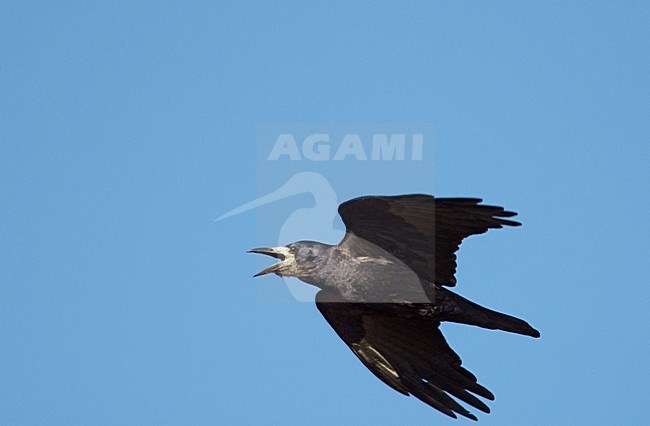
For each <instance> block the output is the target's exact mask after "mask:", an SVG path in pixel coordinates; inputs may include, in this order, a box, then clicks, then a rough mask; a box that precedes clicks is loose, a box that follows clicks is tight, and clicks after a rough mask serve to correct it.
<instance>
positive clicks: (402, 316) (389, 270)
mask: <svg viewBox="0 0 650 426" xmlns="http://www.w3.org/2000/svg"><path fill="white" fill-rule="evenodd" d="M481 202H482V200H481V199H477V198H435V197H433V196H429V195H401V196H367V197H360V198H355V199H352V200H349V201H346V202H345V203H343V204H341V205H340V206H339V209H338V211H339V214H340V215H341V218H342V219H343V222H344V223H345V226H346V234H345V237H344V238H343V240H342V241H341V242H340V243H339V244H338V245H335V246H332V245H327V244H322V243H318V242H314V241H299V242H296V243H293V244H289V245H287V246H286V247H274V248H257V249H253V250H250V251H249V252H252V253H261V254H266V255H269V256H273V257H275V258H277V259H279V260H280V262H279V263H276V264H274V265H272V266H270V267H268V268H266V269H264V270H263V271H261V272H259V273H258V274H256V275H255V276H256V277H257V276H260V275H265V274H269V273H275V274H276V275H279V276H292V277H297V278H299V279H300V280H302V281H304V282H306V283H308V284H312V285H314V286H316V287H318V288H320V289H321V290H320V291H319V292H318V293H317V295H316V306H317V307H318V310H319V311H320V312H321V314H322V315H323V316H324V317H325V319H326V320H327V322H328V323H329V324H330V326H332V328H333V329H334V331H335V332H336V333H337V334H338V335H339V337H340V338H341V339H343V341H344V342H345V343H346V344H347V345H348V346H349V347H350V349H351V350H352V352H354V354H355V355H356V356H357V357H358V358H359V359H360V360H361V362H362V363H363V364H364V365H365V366H366V367H367V368H368V369H369V370H370V371H372V372H373V373H374V374H375V375H376V376H377V377H378V378H379V379H381V380H382V381H383V382H384V383H386V384H387V385H388V386H390V387H391V388H393V389H395V390H396V391H398V392H400V393H402V394H404V395H414V396H415V397H416V398H418V399H420V400H422V401H423V402H425V403H426V404H429V405H430V406H432V407H433V408H435V409H437V410H439V411H441V412H443V413H444V414H446V415H448V416H451V417H453V418H456V413H457V414H460V415H462V416H465V417H468V418H470V419H473V420H477V418H476V416H474V415H473V414H472V413H470V412H469V411H468V410H467V409H466V408H464V407H463V406H462V405H460V404H459V403H458V402H457V401H456V399H454V398H452V396H453V397H455V398H457V399H458V400H460V401H463V402H465V403H467V404H469V405H471V406H472V407H474V408H476V409H478V410H481V411H483V412H485V413H489V412H490V409H489V408H488V406H487V405H486V404H485V403H484V402H483V401H481V400H480V399H479V398H477V396H480V397H483V398H485V399H488V400H493V399H494V395H493V394H492V393H491V392H490V391H489V390H487V389H486V388H485V387H483V386H481V385H480V384H478V383H477V379H476V377H475V376H474V375H473V374H472V373H470V372H469V371H468V370H466V369H465V368H463V367H462V366H461V359H460V357H459V356H458V355H457V354H456V353H455V352H454V351H453V350H452V349H451V348H450V347H449V345H448V344H447V342H446V341H445V338H444V337H443V335H442V333H441V332H440V330H439V328H438V327H439V325H440V323H441V322H442V321H450V322H456V323H463V324H470V325H475V326H479V327H483V328H488V329H492V330H494V329H496V330H504V331H509V332H512V333H518V334H524V335H527V336H532V337H539V332H538V331H537V330H535V329H534V328H532V327H531V326H530V325H529V324H528V323H526V322H525V321H523V320H520V319H518V318H514V317H511V316H509V315H505V314H502V313H499V312H495V311H492V310H490V309H487V308H484V307H482V306H479V305H477V304H475V303H473V302H470V301H469V300H467V299H464V298H462V297H460V296H459V295H457V294H455V293H453V292H452V291H450V290H448V289H447V288H446V287H453V286H455V285H456V278H455V277H454V274H455V272H456V251H457V250H458V248H459V246H460V244H461V242H462V241H463V239H464V238H466V237H469V236H470V235H475V234H482V233H484V232H486V231H487V230H488V229H494V228H501V227H503V226H505V225H508V226H519V225H521V224H520V223H519V222H515V221H513V220H510V219H506V218H510V217H512V216H515V215H516V213H514V212H509V211H505V210H504V209H503V208H502V207H494V206H487V205H482V204H480V203H481Z"/></svg>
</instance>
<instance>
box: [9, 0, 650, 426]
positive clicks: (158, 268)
mask: <svg viewBox="0 0 650 426" xmlns="http://www.w3.org/2000/svg"><path fill="white" fill-rule="evenodd" d="M649 18H650V6H649V5H648V3H647V2H625V3H619V4H614V3H610V2H607V3H606V2H570V3H567V2H543V3H542V2H539V3H535V4H534V3H530V2H526V3H522V2H489V3H481V4H476V3H472V4H470V3H461V2H436V3H431V2H409V3H408V4H400V5H398V4H397V3H388V2H380V3H374V2H352V3H349V2H337V3H334V4H326V5H325V4H316V3H313V2H283V3H280V4H277V3H275V4H266V3H262V2H231V3H218V2H193V3H191V4H188V3H184V2H135V3H134V2H110V3H102V2H7V3H5V4H4V6H3V8H2V11H0V49H1V53H2V55H1V56H2V60H1V61H0V93H2V100H1V101H0V140H1V141H2V142H1V152H0V176H1V179H0V200H1V201H0V211H1V217H2V221H0V235H1V241H2V244H1V245H0V248H1V250H2V256H0V278H1V285H0V339H1V341H0V345H1V346H2V348H3V349H2V351H0V383H1V384H0V423H2V424H66V425H68V424H124V423H129V424H220V423H221V424H227V423H234V424H277V423H280V422H282V423H288V424H305V423H321V424H322V423H340V424H357V423H361V422H363V423H374V424H396V423H408V424H424V423H427V424H431V423H434V424H453V421H452V420H451V419H447V418H446V417H444V416H443V415H441V414H438V413H437V412H436V411H434V410H433V409H431V408H429V407H427V406H426V405H424V404H422V403H420V402H418V401H417V400H415V399H414V398H406V397H403V396H401V395H399V394H397V393H395V392H394V391H392V390H391V389H389V388H388V387H386V386H385V385H383V384H382V383H380V382H379V381H378V380H377V379H376V378H374V377H373V376H372V374H371V373H369V372H368V371H366V369H365V368H364V367H363V366H362V365H361V364H360V363H359V362H358V360H357V359H356V358H355V357H354V356H353V354H352V353H351V352H350V351H349V350H348V349H347V348H346V347H345V345H344V344H343V343H342V342H341V341H339V339H338V337H336V335H335V334H334V332H333V331H332V330H331V329H330V328H329V327H328V325H327V324H326V323H325V321H324V320H323V319H322V318H321V316H320V314H319V313H318V312H317V310H316V309H315V308H314V306H313V305H312V304H310V303H296V302H287V301H271V300H270V299H268V298H266V296H265V295H268V294H267V293H265V291H266V290H264V288H273V286H276V288H284V287H283V286H284V284H283V283H282V281H281V280H280V279H278V278H277V277H265V278H259V279H255V280H253V279H252V275H253V274H254V273H256V272H257V271H258V270H259V269H261V267H263V266H265V265H267V264H268V261H267V260H264V259H258V258H257V257H255V256H252V255H246V254H245V250H247V249H249V248H252V247H255V246H259V245H266V244H269V243H275V242H276V241H277V232H278V229H279V227H280V226H281V225H282V222H281V219H282V218H283V217H286V216H287V215H289V214H290V213H291V212H292V211H295V209H297V208H301V206H303V207H304V206H309V205H310V203H313V200H311V199H310V198H309V196H308V195H304V194H303V195H298V196H295V197H291V198H288V199H286V200H281V201H278V202H276V203H273V204H270V205H266V206H263V207H260V208H258V209H255V210H251V211H248V212H246V213H242V214H240V215H237V216H233V217H230V218H228V219H224V220H222V221H217V222H215V221H214V219H215V218H216V217H218V216H220V215H221V214H223V213H225V212H227V211H229V210H231V209H233V208H236V207H238V206H240V205H242V204H244V203H246V202H249V201H251V200H254V199H256V198H257V197H259V196H260V195H263V194H265V193H267V192H268V191H269V190H273V189H275V188H277V187H278V186H280V185H282V183H283V182H285V181H286V180H287V179H289V178H290V177H291V176H292V175H293V174H294V173H297V172H300V171H308V172H310V171H311V172H318V173H321V174H322V175H324V176H326V177H327V178H328V179H330V181H331V182H332V186H333V187H334V189H335V191H336V195H337V199H338V201H339V202H340V201H344V200H345V199H348V198H351V197H353V196H357V195H363V194H371V193H386V194H398V193H412V192H425V193H435V194H436V195H441V196H475V197H482V198H484V199H485V200H486V201H487V202H489V203H492V204H497V205H504V206H506V207H507V208H509V209H512V210H515V211H517V212H519V213H520V216H519V219H520V220H521V221H522V222H523V223H524V226H523V227H521V228H517V229H508V230H502V231H498V232H490V233H488V234H487V235H484V236H481V237H474V238H472V239H470V240H467V241H466V242H465V243H464V244H463V247H462V249H461V252H460V255H459V275H458V279H459V285H458V287H457V290H458V292H459V293H460V294H461V295H463V296H465V297H468V298H470V299H472V300H475V301H477V302H479V303H481V304H483V305H485V306H488V307H491V308H496V309H498V310H501V311H504V312H507V313H510V314H514V315H517V316H520V317H523V318H525V319H526V320H528V321H530V322H531V323H532V324H533V325H534V326H536V327H537V328H538V329H539V330H540V331H541V333H542V338H541V339H538V340H534V339H530V338H526V337H522V336H515V335H508V334H506V333H500V332H492V331H487V330H480V329H473V328H470V327H464V326H460V325H453V324H446V325H443V332H444V333H445V336H446V337H447V340H448V342H449V344H450V345H451V347H452V348H453V349H454V350H456V352H458V353H459V354H460V355H461V357H462V358H463V361H464V365H465V366H466V367H467V368H468V369H470V370H471V371H473V372H474V373H475V374H476V375H477V376H478V378H479V381H480V382H481V383H483V384H484V385H486V386H487V387H488V388H489V389H491V390H492V391H493V392H494V393H495V395H496V401H494V403H492V404H491V407H492V411H493V412H492V413H491V414H490V415H482V416H480V424H483V425H491V424H495V425H519V424H531V425H535V424H539V425H546V424H641V423H642V422H643V421H644V420H645V418H646V414H645V413H644V410H645V409H646V407H647V406H648V403H650V400H648V394H649V393H650V385H649V381H650V368H649V367H648V361H647V353H648V349H650V348H649V343H648V342H650V314H649V313H648V310H647V302H648V301H649V300H650V290H648V288H649V286H648V276H649V275H650V266H649V265H650V262H648V257H649V255H650V245H649V244H648V242H647V238H648V235H650V226H649V225H648V220H647V214H648V211H649V210H650V191H649V188H648V181H649V178H650V175H649V173H648V163H649V162H650V147H649V146H650V145H649V142H650V141H648V134H650V125H649V124H648V123H649V122H648V119H647V116H648V108H649V106H650V102H649V101H650V85H649V81H650V80H649V79H648V76H649V75H650V55H649V54H650V46H649V45H650V30H649V29H648V25H647V22H648V19H649ZM315 123H320V124H318V125H317V124H315ZM414 123H415V124H414ZM273 126H276V127H278V126H279V127H281V128H288V129H296V128H302V129H306V131H311V129H321V130H323V129H324V130H325V131H331V132H335V129H338V130H337V131H340V130H341V129H343V130H348V129H351V130H350V131H354V129H357V128H364V129H366V130H368V129H370V130H371V131H372V129H386V128H389V129H395V128H403V129H407V131H411V130H413V131H415V130H416V129H418V128H421V127H422V126H424V127H422V128H426V129H427V130H426V132H427V133H426V134H427V144H426V146H425V152H424V159H423V160H422V161H420V162H412V161H411V162H402V163H399V162H396V161H394V162H389V161H384V162H375V163H371V162H366V163H363V162H362V161H356V160H347V159H346V160H345V161H343V162H342V163H339V164H335V162H334V161H324V162H320V163H316V162H313V161H299V162H293V163H291V162H290V161H285V162H283V163H277V164H265V161H264V152H265V151H264V150H265V149H267V145H265V143H267V142H268V141H267V139H265V138H264V137H263V136H260V135H264V134H265V133H264V131H265V129H267V130H268V129H271V128H276V127H273ZM301 126H302V127H301ZM364 126H365V127H364ZM391 126H392V127H391ZM335 225H336V224H335ZM336 226H339V227H340V223H338V225H336ZM269 239H275V240H273V241H269ZM260 296H262V297H260ZM456 423H457V424H466V423H469V422H466V421H464V420H459V421H457V422H456Z"/></svg>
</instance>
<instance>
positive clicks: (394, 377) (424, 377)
mask: <svg viewBox="0 0 650 426" xmlns="http://www.w3.org/2000/svg"><path fill="white" fill-rule="evenodd" d="M316 306H317V307H318V310H319V311H320V312H321V314H323V316H324V317H325V319H326V320H327V322H328V323H329V324H330V326H332V328H333V329H334V331H336V333H337V334H338V335H339V337H340V338H341V339H343V341H344V342H345V343H346V344H347V345H348V346H349V347H350V349H352V352H354V354H355V355H356V356H357V357H358V358H359V359H360V360H361V362H363V364H364V365H365V366H366V367H367V368H368V369H369V370H370V371H372V372H373V373H374V374H375V376H377V377H378V378H379V379H381V380H382V381H383V382H384V383H386V384H387V385H388V386H390V387H392V388H393V389H395V390H396V391H398V392H400V393H402V394H404V395H414V396H415V397H416V398H418V399H420V400H421V401H423V402H425V403H426V404H428V405H430V406H431V407H433V408H435V409H437V410H439V411H441V412H442V413H444V414H446V415H448V416H450V417H453V418H456V413H457V414H460V415H462V416H465V417H467V418H470V419H473V420H477V419H476V416H474V415H473V414H472V413H470V412H469V411H467V409H465V408H464V407H463V406H462V405H460V404H459V403H458V402H457V401H456V400H455V399H454V398H452V397H451V396H450V395H453V396H454V397H456V398H458V399H459V400H461V401H464V402H466V403H467V404H470V405H471V406H473V407H474V408H477V409H479V410H481V411H483V412H485V413H489V412H490V409H489V408H488V406H487V405H485V403H483V402H482V401H481V400H480V399H478V398H477V397H476V396H475V395H473V394H476V395H479V396H482V397H484V398H487V399H489V400H493V399H494V395H492V393H491V392H490V391H489V390H487V389H486V388H484V387H483V386H481V385H479V384H478V383H477V382H476V377H474V375H473V374H472V373H470V372H469V371H467V370H466V369H464V368H463V367H462V366H461V360H460V358H459V357H458V355H456V353H455V352H454V351H453V350H452V349H451V348H450V347H449V345H447V342H446V341H445V338H444V337H443V335H442V333H441V332H440V330H439V329H438V326H439V325H440V323H439V322H438V321H437V320H435V319H433V318H431V317H427V316H423V315H420V314H419V312H418V311H419V309H418V308H417V305H416V306H413V305H398V304H384V303H345V302H343V301H342V299H339V298H338V297H337V296H335V295H332V294H330V293H328V292H325V291H321V292H319V293H318V294H317V295H316Z"/></svg>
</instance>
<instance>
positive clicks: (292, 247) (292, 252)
mask: <svg viewBox="0 0 650 426" xmlns="http://www.w3.org/2000/svg"><path fill="white" fill-rule="evenodd" d="M297 251H298V249H297V248H296V246H291V247H289V253H291V254H296V252H297Z"/></svg>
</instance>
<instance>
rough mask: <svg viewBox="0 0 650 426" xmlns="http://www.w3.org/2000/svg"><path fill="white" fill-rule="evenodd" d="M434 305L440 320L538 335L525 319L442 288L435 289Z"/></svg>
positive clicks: (533, 335) (532, 335)
mask: <svg viewBox="0 0 650 426" xmlns="http://www.w3.org/2000/svg"><path fill="white" fill-rule="evenodd" d="M436 305H438V306H440V307H441V320H442V321H450V322H457V323H461V324H469V325H476V326H478V327H483V328H488V329H490V330H503V331H509V332H511V333H517V334H524V335H526V336H531V337H539V336H540V334H539V331H537V330H535V329H534V328H533V327H531V326H530V324H528V323H527V322H526V321H524V320H521V319H519V318H515V317H511V316H510V315H506V314H502V313H500V312H496V311H493V310H491V309H488V308H484V307H483V306H480V305H477V304H476V303H474V302H470V301H469V300H467V299H465V298H463V297H461V296H459V295H457V294H456V293H453V292H451V291H449V290H447V289H444V288H442V289H441V288H437V289H436Z"/></svg>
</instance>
